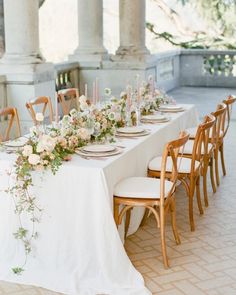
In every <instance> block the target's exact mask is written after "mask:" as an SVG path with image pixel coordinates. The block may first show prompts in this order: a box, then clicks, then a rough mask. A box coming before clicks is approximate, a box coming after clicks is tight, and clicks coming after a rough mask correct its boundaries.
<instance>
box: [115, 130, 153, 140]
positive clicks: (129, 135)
mask: <svg viewBox="0 0 236 295" xmlns="http://www.w3.org/2000/svg"><path fill="white" fill-rule="evenodd" d="M149 134H150V132H149V131H147V130H144V131H143V132H141V133H117V134H116V136H117V137H131V138H132V137H133V138H137V137H140V136H146V135H149Z"/></svg>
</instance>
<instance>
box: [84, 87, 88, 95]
mask: <svg viewBox="0 0 236 295" xmlns="http://www.w3.org/2000/svg"><path fill="white" fill-rule="evenodd" d="M84 95H85V97H86V98H88V84H85V85H84Z"/></svg>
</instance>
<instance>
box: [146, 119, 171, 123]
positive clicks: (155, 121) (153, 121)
mask: <svg viewBox="0 0 236 295" xmlns="http://www.w3.org/2000/svg"><path fill="white" fill-rule="evenodd" d="M170 120H171V119H170V118H165V120H160V121H158V120H145V119H144V118H143V119H141V122H142V123H144V124H162V123H166V122H169V121H170Z"/></svg>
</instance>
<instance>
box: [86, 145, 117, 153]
mask: <svg viewBox="0 0 236 295" xmlns="http://www.w3.org/2000/svg"><path fill="white" fill-rule="evenodd" d="M81 150H82V151H84V152H88V153H107V152H112V151H114V150H115V147H114V146H112V145H105V144H94V145H87V146H85V147H83V148H82V149H81Z"/></svg>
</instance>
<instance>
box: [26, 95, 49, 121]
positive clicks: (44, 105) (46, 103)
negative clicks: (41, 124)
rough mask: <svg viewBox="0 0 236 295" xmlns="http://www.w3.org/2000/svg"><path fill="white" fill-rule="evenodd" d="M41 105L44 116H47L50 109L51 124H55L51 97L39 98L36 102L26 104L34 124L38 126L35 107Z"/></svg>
mask: <svg viewBox="0 0 236 295" xmlns="http://www.w3.org/2000/svg"><path fill="white" fill-rule="evenodd" d="M40 105H41V106H42V114H43V115H45V112H46V110H47V109H48V112H49V119H50V123H52V122H53V108H52V102H51V98H50V97H49V96H39V97H37V98H35V99H34V100H31V101H29V102H27V103H26V108H27V110H28V111H29V113H30V116H31V118H32V119H33V122H34V124H35V125H37V120H36V111H35V107H36V106H40Z"/></svg>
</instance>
